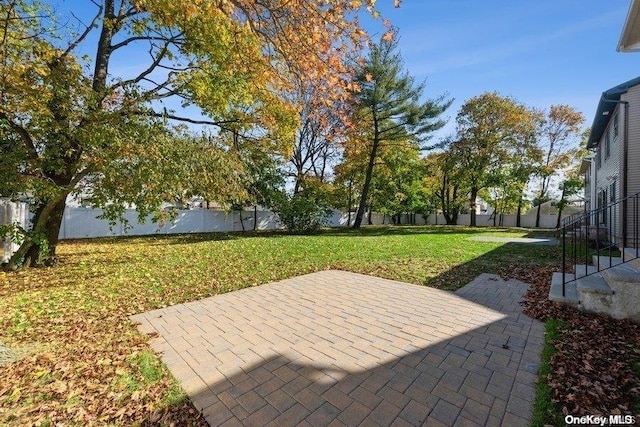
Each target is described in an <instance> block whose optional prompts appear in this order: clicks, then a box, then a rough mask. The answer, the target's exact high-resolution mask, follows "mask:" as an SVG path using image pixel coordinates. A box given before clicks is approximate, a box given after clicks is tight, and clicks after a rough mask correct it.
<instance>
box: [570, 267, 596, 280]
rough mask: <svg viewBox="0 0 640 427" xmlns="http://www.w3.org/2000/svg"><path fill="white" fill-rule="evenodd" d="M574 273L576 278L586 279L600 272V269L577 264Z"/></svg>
mask: <svg viewBox="0 0 640 427" xmlns="http://www.w3.org/2000/svg"><path fill="white" fill-rule="evenodd" d="M573 271H574V272H575V274H576V277H578V278H580V277H584V276H588V275H591V274H595V273H597V272H598V267H596V266H595V265H585V264H576V265H574V266H573Z"/></svg>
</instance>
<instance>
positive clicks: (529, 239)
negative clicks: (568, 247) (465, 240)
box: [469, 236, 559, 246]
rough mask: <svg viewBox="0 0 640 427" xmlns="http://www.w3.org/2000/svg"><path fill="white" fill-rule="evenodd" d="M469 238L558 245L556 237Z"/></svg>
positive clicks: (499, 241)
mask: <svg viewBox="0 0 640 427" xmlns="http://www.w3.org/2000/svg"><path fill="white" fill-rule="evenodd" d="M469 240H475V241H476V242H492V243H522V244H527V245H542V246H556V245H558V243H559V242H558V239H556V238H554V237H536V238H534V237H501V236H473V237H470V238H469Z"/></svg>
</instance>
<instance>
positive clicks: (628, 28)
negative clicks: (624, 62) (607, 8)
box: [617, 0, 640, 52]
mask: <svg viewBox="0 0 640 427" xmlns="http://www.w3.org/2000/svg"><path fill="white" fill-rule="evenodd" d="M617 50H618V52H640V1H638V0H632V1H631V5H630V6H629V12H628V13H627V19H626V20H625V21H624V26H623V27H622V34H621V35H620V41H619V42H618V49H617Z"/></svg>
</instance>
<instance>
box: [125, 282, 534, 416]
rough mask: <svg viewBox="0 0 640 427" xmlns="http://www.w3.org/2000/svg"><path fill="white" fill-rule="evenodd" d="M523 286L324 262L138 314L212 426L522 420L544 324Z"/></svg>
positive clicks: (531, 393) (137, 319) (156, 347)
mask: <svg viewBox="0 0 640 427" xmlns="http://www.w3.org/2000/svg"><path fill="white" fill-rule="evenodd" d="M527 286H528V285H526V284H524V283H521V282H518V281H515V280H510V281H504V280H502V279H500V278H499V277H497V276H492V275H481V276H479V277H478V278H476V280H474V281H473V282H472V283H470V284H468V285H467V286H465V287H464V288H462V289H459V290H458V291H457V292H456V293H455V294H454V293H450V292H445V291H439V290H436V289H432V288H428V287H423V286H416V285H410V284H406V283H401V282H395V281H391V280H385V279H380V278H376V277H370V276H364V275H361V274H355V273H348V272H344V271H322V272H318V273H313V274H308V275H305V276H300V277H295V278H292V279H288V280H283V281H280V282H274V283H269V284H265V285H262V286H259V287H255V288H249V289H244V290H240V291H236V292H231V293H227V294H223V295H217V296H214V297H211V298H207V299H203V300H200V301H195V302H190V303H186V304H180V305H175V306H171V307H167V308H164V309H160V310H154V311H151V312H147V313H142V314H139V315H136V316H133V317H132V320H133V321H134V322H137V323H140V325H139V328H140V330H141V331H144V332H146V333H154V332H157V333H158V335H154V337H153V338H152V339H151V345H152V347H153V348H154V350H155V351H157V352H159V353H160V354H161V356H162V360H163V361H164V363H166V365H167V366H168V368H169V369H170V370H171V372H172V373H173V375H174V376H175V377H176V378H177V379H178V380H179V381H180V383H181V385H182V387H183V388H184V390H185V391H186V392H187V394H188V395H189V397H190V399H191V400H192V402H193V403H194V405H195V406H196V407H197V408H198V409H199V410H201V411H202V412H203V414H204V416H205V418H206V419H207V421H208V422H209V424H211V425H212V426H217V425H225V426H227V425H229V426H231V425H255V426H263V425H273V426H287V425H291V426H292V425H307V426H308V425H312V426H325V425H332V426H333V425H336V426H338V425H394V426H403V425H423V424H425V423H426V425H433V426H452V425H460V426H485V425H486V426H499V425H505V426H519V425H522V426H525V425H528V424H529V420H530V417H531V405H532V400H533V396H534V385H535V381H536V378H537V375H536V372H537V369H538V365H539V355H540V351H541V348H542V341H543V331H544V329H543V326H542V324H541V323H539V322H537V321H535V320H532V319H530V318H528V317H527V316H525V315H524V314H522V312H521V309H520V305H519V301H520V300H521V297H522V295H523V293H524V292H525V291H526V289H527Z"/></svg>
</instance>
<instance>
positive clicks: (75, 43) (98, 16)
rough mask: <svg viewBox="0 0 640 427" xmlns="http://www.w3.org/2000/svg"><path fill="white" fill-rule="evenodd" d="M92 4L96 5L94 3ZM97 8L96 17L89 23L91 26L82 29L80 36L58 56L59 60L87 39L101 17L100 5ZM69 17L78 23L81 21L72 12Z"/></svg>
mask: <svg viewBox="0 0 640 427" xmlns="http://www.w3.org/2000/svg"><path fill="white" fill-rule="evenodd" d="M94 4H96V3H95V2H94ZM97 6H98V13H96V16H94V17H93V20H92V21H91V24H89V25H87V26H86V28H85V29H84V31H83V32H82V34H80V36H78V38H77V39H75V40H74V41H73V42H72V43H71V44H70V45H69V46H68V47H67V49H66V50H65V51H64V52H63V53H62V55H60V59H64V58H65V57H66V56H67V55H69V54H70V53H71V52H72V51H73V50H74V49H75V48H76V47H78V45H79V44H80V43H82V41H83V40H84V39H86V38H87V36H88V35H89V33H90V32H91V30H93V29H94V28H96V23H97V22H98V20H99V19H100V16H102V5H101V4H99V5H97ZM71 15H72V16H73V17H74V18H76V19H77V20H78V21H79V22H80V23H82V20H81V19H80V18H78V17H77V16H76V15H75V14H74V13H73V12H71Z"/></svg>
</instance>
